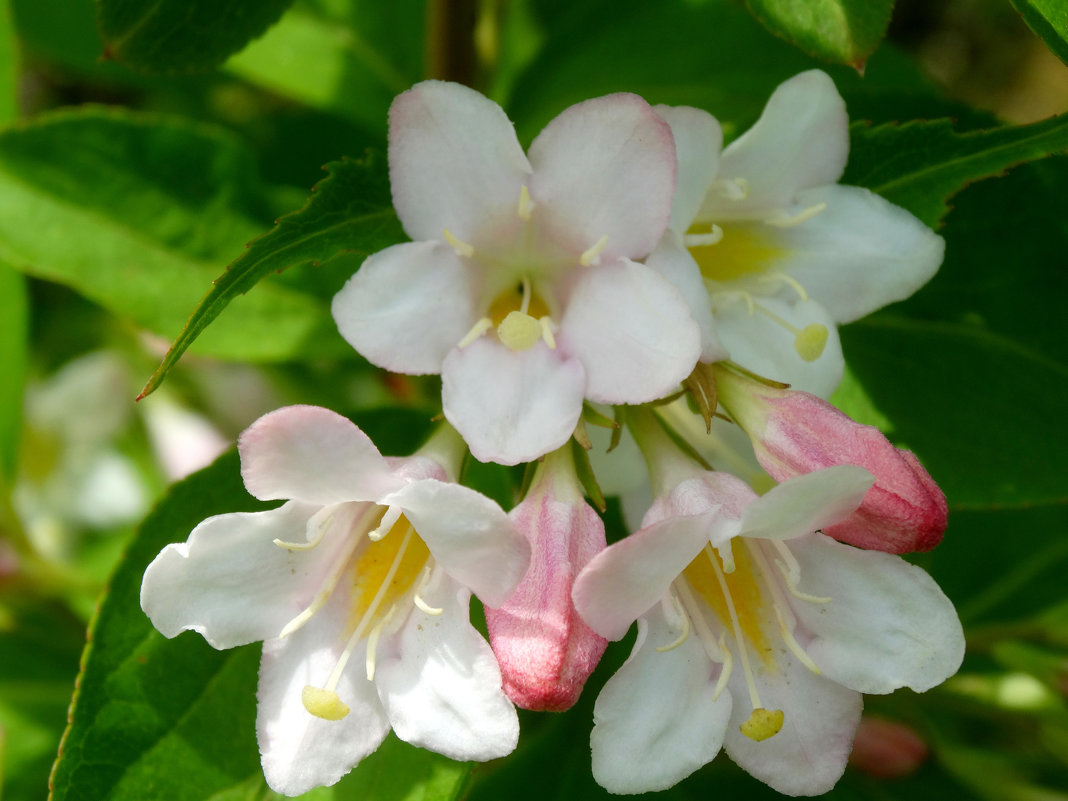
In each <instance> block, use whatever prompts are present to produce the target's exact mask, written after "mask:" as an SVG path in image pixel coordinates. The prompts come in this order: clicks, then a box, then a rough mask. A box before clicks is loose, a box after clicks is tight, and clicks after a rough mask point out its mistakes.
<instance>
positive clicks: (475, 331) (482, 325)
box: [456, 317, 493, 350]
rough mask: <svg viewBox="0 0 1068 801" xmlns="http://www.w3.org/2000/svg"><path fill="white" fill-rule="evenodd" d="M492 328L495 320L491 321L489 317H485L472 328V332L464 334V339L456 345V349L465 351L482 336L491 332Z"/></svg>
mask: <svg viewBox="0 0 1068 801" xmlns="http://www.w3.org/2000/svg"><path fill="white" fill-rule="evenodd" d="M491 328H493V320H491V319H490V318H489V317H483V318H482V319H480V320H479V321H478V322H477V323H475V324H474V325H473V326H471V330H470V331H468V332H467V333H466V334H464V338H463V339H461V340H460V341H459V342H457V343H456V347H457V348H459V349H460V350H463V349H464V348H466V347H467V346H468V345H470V344H471V343H472V342H474V341H475V340H476V339H478V338H479V337H480V336H482V335H483V334H485V333H486V332H487V331H489V330H490V329H491Z"/></svg>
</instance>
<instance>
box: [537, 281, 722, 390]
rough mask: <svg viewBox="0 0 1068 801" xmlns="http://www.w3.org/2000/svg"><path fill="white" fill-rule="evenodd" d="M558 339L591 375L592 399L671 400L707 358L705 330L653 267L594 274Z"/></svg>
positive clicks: (576, 296) (574, 298)
mask: <svg viewBox="0 0 1068 801" xmlns="http://www.w3.org/2000/svg"><path fill="white" fill-rule="evenodd" d="M557 341H558V342H559V344H560V347H561V348H562V349H565V350H566V351H567V352H568V353H570V354H573V355H575V356H576V357H578V358H579V359H580V360H581V361H582V365H583V367H584V368H585V369H586V397H588V398H590V399H591V400H595V401H600V402H603V403H646V402H647V401H651V400H654V399H656V398H660V397H663V396H664V395H667V394H668V393H669V392H671V391H672V390H674V389H676V388H677V386H678V384H679V382H680V381H682V380H683V379H684V378H686V377H687V376H688V375H689V374H690V373H691V372H692V370H693V368H694V365H695V364H696V363H697V359H698V357H699V356H700V355H701V330H700V328H699V327H698V325H697V323H695V322H694V321H693V319H692V318H691V317H690V310H689V307H688V305H687V303H686V300H685V299H684V298H683V296H682V294H681V293H680V292H679V290H678V289H676V288H675V287H674V286H672V285H671V283H670V282H668V281H667V280H665V279H664V278H662V277H660V276H659V275H658V274H656V273H654V272H653V271H652V270H650V269H649V268H648V267H645V266H644V265H641V264H636V263H634V262H631V261H626V260H620V261H614V262H609V263H607V264H602V265H601V266H599V267H594V268H592V269H590V270H588V271H587V272H586V273H585V274H584V275H583V276H582V278H581V279H580V280H579V282H578V284H577V286H576V287H575V289H574V291H573V292H572V294H571V298H570V300H569V302H568V307H567V311H566V312H565V313H564V318H563V320H561V322H560V334H559V336H558V337H557Z"/></svg>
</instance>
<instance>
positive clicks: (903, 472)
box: [717, 369, 948, 553]
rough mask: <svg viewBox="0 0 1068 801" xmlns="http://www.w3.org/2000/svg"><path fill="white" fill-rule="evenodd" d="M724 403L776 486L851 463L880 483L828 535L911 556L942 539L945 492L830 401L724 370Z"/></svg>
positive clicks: (719, 373)
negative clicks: (750, 442)
mask: <svg viewBox="0 0 1068 801" xmlns="http://www.w3.org/2000/svg"><path fill="white" fill-rule="evenodd" d="M717 379H718V384H717V388H718V390H719V399H720V401H721V402H722V404H723V406H724V408H726V409H727V411H728V412H730V415H731V417H732V418H733V419H734V421H735V422H736V423H738V425H740V426H741V427H742V428H743V429H744V430H745V432H746V433H747V434H748V435H749V438H750V439H751V440H752V442H753V449H754V451H755V452H756V457H757V461H759V462H760V465H761V466H762V467H763V468H764V469H765V470H767V471H768V473H769V474H770V475H771V477H772V478H774V479H775V480H776V481H785V480H786V479H788V478H793V477H794V476H797V475H801V474H803V473H810V472H812V471H813V470H819V469H821V468H824V467H832V466H834V465H840V464H852V465H857V466H859V467H863V468H864V469H865V470H867V471H868V472H870V473H871V474H872V475H873V476H875V484H874V485H873V486H872V488H871V489H870V490H868V494H867V495H866V496H865V498H864V502H863V503H862V504H861V505H860V508H858V509H857V510H856V511H855V512H854V513H853V514H852V515H851V516H850V517H848V518H847V519H846V520H844V521H842V522H841V523H838V524H836V525H833V526H829V527H828V528H826V529H824V533H825V534H827V535H828V536H831V537H834V538H835V539H837V540H840V541H842V542H846V543H849V544H850V545H856V546H858V547H860V548H868V549H871V550H878V551H887V552H889V553H908V552H910V551H927V550H930V549H931V548H933V547H934V546H936V545H937V544H938V543H939V542H940V541H941V540H942V533H943V532H944V531H945V528H946V520H947V517H948V509H947V508H946V497H945V495H944V494H943V493H942V490H941V489H940V488H939V486H938V485H937V484H936V483H935V482H934V479H932V478H931V476H930V474H929V473H928V472H927V471H926V470H925V469H924V468H923V466H922V465H921V464H920V462H919V460H918V459H917V458H916V457H915V456H914V455H913V454H912V453H911V452H909V451H906V450H902V449H901V448H895V447H894V446H893V445H892V444H891V443H890V441H889V440H888V439H887V438H886V437H885V436H883V434H882V432H881V431H879V429H877V428H875V427H874V426H867V425H862V424H860V423H858V422H856V421H855V420H853V419H851V418H850V417H848V416H846V415H845V414H843V413H842V412H840V411H838V409H836V408H834V406H832V405H831V404H829V403H828V402H827V401H825V400H822V399H821V398H818V397H816V396H815V395H810V394H808V393H807V392H797V391H793V390H788V389H780V388H778V387H771V386H768V385H766V384H763V383H760V382H758V381H754V380H752V379H749V378H744V377H741V376H739V375H737V374H735V373H732V372H730V371H728V370H723V369H721V370H718V371H717Z"/></svg>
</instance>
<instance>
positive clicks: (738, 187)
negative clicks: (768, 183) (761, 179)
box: [714, 178, 749, 200]
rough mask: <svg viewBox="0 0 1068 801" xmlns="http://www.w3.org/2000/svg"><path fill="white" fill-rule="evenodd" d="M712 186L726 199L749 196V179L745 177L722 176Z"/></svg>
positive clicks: (742, 198) (738, 198)
mask: <svg viewBox="0 0 1068 801" xmlns="http://www.w3.org/2000/svg"><path fill="white" fill-rule="evenodd" d="M714 186H715V187H716V188H717V189H718V190H719V193H720V195H721V196H722V197H724V198H726V199H727V200H745V199H746V198H747V197H749V181H748V180H746V179H745V178H722V179H720V180H718V181H716V182H715V184H714Z"/></svg>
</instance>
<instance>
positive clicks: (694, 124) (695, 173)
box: [653, 106, 723, 234]
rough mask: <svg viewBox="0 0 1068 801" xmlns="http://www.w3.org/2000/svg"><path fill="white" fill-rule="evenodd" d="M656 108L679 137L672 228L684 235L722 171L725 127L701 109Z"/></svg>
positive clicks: (681, 107)
mask: <svg viewBox="0 0 1068 801" xmlns="http://www.w3.org/2000/svg"><path fill="white" fill-rule="evenodd" d="M653 111H655V112H656V113H657V114H659V115H660V117H661V118H663V120H664V121H665V122H666V123H667V124H668V125H670V126H671V135H672V136H673V137H674V138H675V155H676V160H677V162H678V171H677V183H676V186H675V199H674V201H673V202H672V204H671V222H670V225H669V227H670V228H671V229H672V230H673V231H675V232H677V233H680V234H684V233H686V230H687V229H688V228H689V227H690V225H691V223H693V220H694V218H695V217H696V216H697V212H698V210H699V209H700V208H701V203H702V202H703V201H704V199H705V194H706V193H707V192H708V187H709V186H710V185H711V183H712V181H713V179H714V178H715V177H716V172H717V171H718V170H719V153H720V150H722V148H723V129H722V128H721V127H720V125H719V122H717V121H716V118H715V117H713V116H712V115H711V114H709V113H708V112H707V111H703V110H702V109H699V108H691V107H690V106H653Z"/></svg>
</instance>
